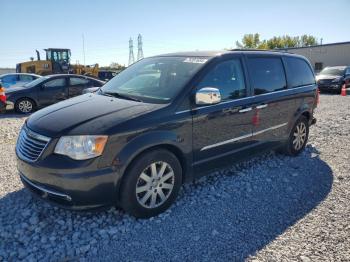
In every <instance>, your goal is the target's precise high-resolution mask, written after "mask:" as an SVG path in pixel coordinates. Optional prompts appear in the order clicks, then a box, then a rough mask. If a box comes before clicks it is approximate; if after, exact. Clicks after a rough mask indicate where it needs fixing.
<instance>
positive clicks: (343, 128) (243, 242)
mask: <svg viewBox="0 0 350 262" xmlns="http://www.w3.org/2000/svg"><path fill="white" fill-rule="evenodd" d="M316 117H317V118H318V123H317V124H316V126H313V127H312V128H311V132H310V140H309V144H308V146H307V148H306V150H305V151H304V152H303V153H302V154H301V155H300V156H298V157H296V158H291V157H286V156H281V155H278V154H275V153H268V154H264V155H262V156H259V157H255V158H253V159H251V160H250V161H247V162H244V163H241V164H238V165H233V166H228V167H225V168H223V169H222V170H221V171H219V172H216V173H213V174H211V175H210V176H208V177H205V178H202V179H201V180H199V181H197V182H195V183H193V184H190V185H186V186H184V187H183V189H182V191H181V193H180V196H179V198H178V200H177V202H176V204H175V205H173V206H172V208H171V209H170V210H168V211H167V212H166V213H164V214H162V215H160V216H158V217H156V218H153V219H149V220H135V219H134V218H131V217H129V216H127V215H125V214H124V213H123V212H121V211H120V210H116V209H115V208H111V209H109V210H106V211H102V212H98V213H87V212H81V213H77V212H71V211H66V210H62V209H59V208H56V207H52V206H50V205H48V204H46V203H44V202H43V201H38V200H36V199H35V198H33V197H32V196H31V195H30V193H29V192H28V191H27V190H25V189H23V186H22V184H21V182H20V180H19V177H18V174H17V171H16V163H15V153H14V146H15V143H16V137H17V134H18V131H19V128H20V126H21V125H22V124H23V122H24V120H25V118H24V117H21V116H18V115H16V114H14V113H12V114H7V115H2V116H0V154H1V155H0V157H1V161H0V181H1V184H0V210H1V213H0V261H15V260H26V261H38V260H39V261H76V260H82V261H154V260H158V261H166V260H170V261H242V260H248V261H250V260H251V261H303V262H308V261H350V161H349V160H350V153H349V151H350V96H347V97H341V96H339V95H321V105H320V106H319V108H318V109H317V113H316Z"/></svg>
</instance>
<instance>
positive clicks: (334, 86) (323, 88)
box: [318, 84, 342, 91]
mask: <svg viewBox="0 0 350 262" xmlns="http://www.w3.org/2000/svg"><path fill="white" fill-rule="evenodd" d="M318 88H319V89H320V90H321V91H338V90H339V91H340V90H341V88H342V85H341V84H327V85H322V84H318Z"/></svg>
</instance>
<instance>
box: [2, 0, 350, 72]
mask: <svg viewBox="0 0 350 262" xmlns="http://www.w3.org/2000/svg"><path fill="white" fill-rule="evenodd" d="M349 10H350V0H318V1H315V0H309V1H306V0H293V1H291V0H289V1H286V0H280V1H277V0H276V1H271V0H263V1H254V0H250V1H234V0H215V1H208V0H176V1H175V0H173V1H168V0H139V1H137V0H127V1H115V0H114V1H113V0H99V1H93V0H85V1H84V0H60V1H55V0H32V1H26V0H0V34H1V37H0V39H1V41H0V67H10V68H14V67H15V65H16V63H18V62H23V61H28V60H29V58H30V57H36V54H35V49H37V50H39V51H40V52H41V57H44V51H43V49H44V48H48V47H59V48H70V49H71V51H72V57H71V62H72V63H75V62H76V61H79V62H80V63H83V61H84V59H83V57H84V56H83V37H82V36H83V35H84V39H85V61H86V64H94V63H99V65H100V66H105V65H109V64H110V63H111V62H117V63H120V64H125V65H127V64H128V59H129V47H128V45H129V43H128V42H129V38H130V37H132V38H133V40H134V55H135V58H136V57H137V36H138V34H141V35H142V37H143V52H144V56H145V57H147V56H152V55H157V54H162V53H169V52H176V51H194V50H221V49H224V48H233V47H235V42H236V41H237V40H238V41H240V40H241V39H242V37H243V35H244V34H248V33H259V34H260V35H261V38H262V39H267V38H270V37H273V36H278V35H285V34H288V35H291V36H298V35H302V34H311V35H314V36H316V37H317V38H318V39H321V38H322V39H323V43H333V42H344V41H350V36H349V25H350V22H348V14H349Z"/></svg>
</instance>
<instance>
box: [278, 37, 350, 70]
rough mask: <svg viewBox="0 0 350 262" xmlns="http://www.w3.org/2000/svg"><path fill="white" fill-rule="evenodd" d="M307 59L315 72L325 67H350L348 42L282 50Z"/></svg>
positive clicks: (349, 46)
mask: <svg viewBox="0 0 350 262" xmlns="http://www.w3.org/2000/svg"><path fill="white" fill-rule="evenodd" d="M283 50H285V51H287V52H291V53H295V54H299V55H303V56H305V57H306V58H308V59H309V61H310V63H311V64H312V65H313V67H314V69H315V71H316V72H319V71H321V70H322V69H323V68H325V67H326V66H342V65H350V41H349V42H339V43H331V44H323V45H315V46H307V47H292V48H286V49H283Z"/></svg>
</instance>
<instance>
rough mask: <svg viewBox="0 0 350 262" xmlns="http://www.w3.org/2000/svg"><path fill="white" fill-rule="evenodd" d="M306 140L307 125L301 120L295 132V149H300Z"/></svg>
mask: <svg viewBox="0 0 350 262" xmlns="http://www.w3.org/2000/svg"><path fill="white" fill-rule="evenodd" d="M305 140H306V125H305V123H303V122H300V123H299V124H298V125H297V126H296V127H295V130H294V133H293V147H294V149H295V150H297V151H298V150H300V149H301V148H302V147H303V146H304V143H305Z"/></svg>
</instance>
